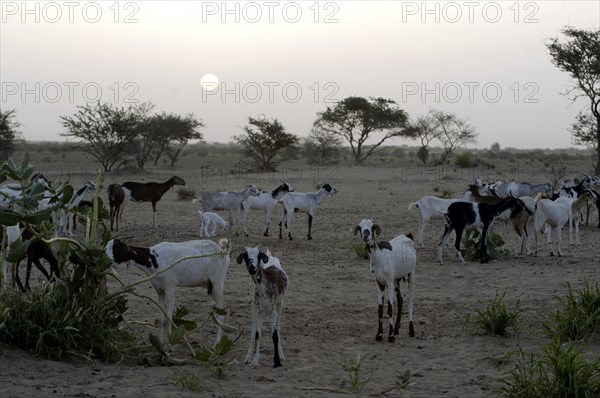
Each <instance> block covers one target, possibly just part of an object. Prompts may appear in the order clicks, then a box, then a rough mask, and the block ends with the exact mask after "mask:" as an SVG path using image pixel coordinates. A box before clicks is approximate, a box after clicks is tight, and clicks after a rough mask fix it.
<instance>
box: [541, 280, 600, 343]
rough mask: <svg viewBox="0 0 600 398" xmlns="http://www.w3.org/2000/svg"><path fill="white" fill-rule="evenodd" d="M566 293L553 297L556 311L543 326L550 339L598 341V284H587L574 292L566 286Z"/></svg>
mask: <svg viewBox="0 0 600 398" xmlns="http://www.w3.org/2000/svg"><path fill="white" fill-rule="evenodd" d="M565 288H566V289H567V293H566V295H564V296H555V297H554V299H555V300H556V301H557V302H558V306H557V308H556V310H555V311H554V312H553V313H552V314H551V315H550V319H549V320H548V321H547V322H546V323H545V324H544V328H545V329H546V332H547V333H548V335H549V336H550V337H552V338H553V339H556V340H558V341H560V342H565V341H569V340H585V339H596V340H600V288H599V286H598V282H596V283H595V284H594V285H591V284H587V285H586V286H585V287H584V288H583V289H582V290H580V291H578V292H574V291H573V289H572V288H571V285H570V284H568V283H567V284H566V285H565Z"/></svg>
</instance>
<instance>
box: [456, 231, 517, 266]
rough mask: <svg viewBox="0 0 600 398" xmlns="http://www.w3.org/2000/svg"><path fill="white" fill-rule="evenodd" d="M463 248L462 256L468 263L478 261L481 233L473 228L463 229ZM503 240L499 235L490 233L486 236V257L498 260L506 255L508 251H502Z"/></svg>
mask: <svg viewBox="0 0 600 398" xmlns="http://www.w3.org/2000/svg"><path fill="white" fill-rule="evenodd" d="M463 241H464V242H465V247H464V249H462V255H463V257H464V258H465V259H467V260H469V261H476V260H478V259H479V253H480V250H481V232H479V230H478V229H477V228H475V227H469V228H467V229H465V232H464V240H463ZM502 246H504V240H502V237H500V235H498V234H495V233H492V232H490V230H488V234H487V245H486V248H487V255H488V258H489V259H490V260H499V259H501V258H502V257H504V256H506V255H507V254H508V250H506V249H502Z"/></svg>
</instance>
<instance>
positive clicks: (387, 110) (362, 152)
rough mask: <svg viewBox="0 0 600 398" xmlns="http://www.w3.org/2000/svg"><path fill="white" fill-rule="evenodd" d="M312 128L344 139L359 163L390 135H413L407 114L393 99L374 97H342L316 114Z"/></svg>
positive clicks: (391, 136) (392, 136) (390, 136)
mask: <svg viewBox="0 0 600 398" xmlns="http://www.w3.org/2000/svg"><path fill="white" fill-rule="evenodd" d="M314 127H316V128H319V129H321V130H323V131H326V132H330V133H332V134H335V135H338V136H340V137H341V138H343V139H344V140H346V141H347V142H348V143H349V144H350V148H351V149H352V153H353V155H354V160H355V162H356V164H359V165H360V164H363V162H364V161H365V159H367V158H368V157H369V156H370V155H372V154H373V153H375V152H376V151H377V150H378V148H379V149H380V147H381V145H382V144H383V143H384V142H385V141H387V140H389V139H390V138H394V137H406V136H411V137H412V135H413V133H412V131H411V130H410V129H409V128H408V127H409V124H408V115H407V114H406V112H405V111H403V110H402V109H400V108H399V107H398V106H397V105H396V102H395V101H393V100H391V99H385V98H374V97H371V98H369V99H367V98H363V97H348V98H346V99H343V100H342V101H340V102H338V103H337V104H336V105H335V106H334V107H327V109H326V110H325V111H323V112H319V113H317V119H316V120H315V122H314ZM376 135H378V136H377V137H375V136H376ZM369 140H371V142H372V143H369V142H368V141H369Z"/></svg>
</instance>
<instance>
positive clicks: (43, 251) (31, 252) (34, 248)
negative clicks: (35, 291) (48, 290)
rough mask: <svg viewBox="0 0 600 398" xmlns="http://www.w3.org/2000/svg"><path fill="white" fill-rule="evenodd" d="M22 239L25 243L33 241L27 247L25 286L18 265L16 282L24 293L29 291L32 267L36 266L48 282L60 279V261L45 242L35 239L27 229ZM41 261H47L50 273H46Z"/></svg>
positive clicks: (17, 265)
mask: <svg viewBox="0 0 600 398" xmlns="http://www.w3.org/2000/svg"><path fill="white" fill-rule="evenodd" d="M21 239H23V241H27V240H30V239H33V241H32V242H31V243H29V245H28V246H27V250H26V254H27V273H26V275H25V286H23V285H22V283H21V279H20V278H19V263H17V264H16V278H15V279H16V281H17V285H18V286H19V288H20V289H21V290H22V291H26V290H29V277H30V275H31V265H32V264H34V265H35V266H36V268H37V269H38V270H40V272H41V273H42V274H43V275H44V276H45V277H46V279H48V281H52V280H53V276H56V277H58V276H59V275H60V268H59V265H58V260H57V259H56V256H55V255H54V252H53V251H52V249H51V248H50V246H48V245H47V244H46V243H45V242H44V241H42V240H39V239H37V238H35V237H34V235H33V233H31V231H29V230H27V229H25V230H23V232H22V234H21ZM41 259H45V260H46V261H47V262H48V264H49V265H50V273H48V272H47V271H46V269H45V268H44V266H42V264H41V263H40V260H41Z"/></svg>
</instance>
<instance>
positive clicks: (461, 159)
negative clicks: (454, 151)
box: [454, 152, 479, 168]
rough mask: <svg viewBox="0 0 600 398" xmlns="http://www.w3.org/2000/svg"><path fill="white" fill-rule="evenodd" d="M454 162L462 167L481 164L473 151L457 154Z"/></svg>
mask: <svg viewBox="0 0 600 398" xmlns="http://www.w3.org/2000/svg"><path fill="white" fill-rule="evenodd" d="M454 162H455V163H456V165H457V166H458V167H462V168H467V167H475V166H477V165H478V164H479V161H478V160H477V158H476V157H475V155H473V154H472V153H471V152H463V153H461V154H460V155H456V159H455V161H454Z"/></svg>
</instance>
